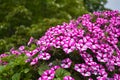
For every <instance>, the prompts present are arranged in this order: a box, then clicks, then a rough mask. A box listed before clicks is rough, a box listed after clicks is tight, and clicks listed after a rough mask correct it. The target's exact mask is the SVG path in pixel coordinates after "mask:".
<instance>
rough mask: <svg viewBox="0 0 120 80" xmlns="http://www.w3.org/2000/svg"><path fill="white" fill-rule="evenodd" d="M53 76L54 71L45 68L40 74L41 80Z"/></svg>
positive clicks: (51, 78) (49, 78)
mask: <svg viewBox="0 0 120 80" xmlns="http://www.w3.org/2000/svg"><path fill="white" fill-rule="evenodd" d="M54 77H55V71H54V70H46V71H44V72H43V74H42V75H41V79H42V80H53V79H54Z"/></svg>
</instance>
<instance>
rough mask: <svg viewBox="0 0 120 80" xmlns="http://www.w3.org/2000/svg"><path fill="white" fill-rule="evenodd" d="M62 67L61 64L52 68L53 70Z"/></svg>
mask: <svg viewBox="0 0 120 80" xmlns="http://www.w3.org/2000/svg"><path fill="white" fill-rule="evenodd" d="M59 68H60V66H53V67H52V68H51V70H54V71H55V70H57V69H59Z"/></svg>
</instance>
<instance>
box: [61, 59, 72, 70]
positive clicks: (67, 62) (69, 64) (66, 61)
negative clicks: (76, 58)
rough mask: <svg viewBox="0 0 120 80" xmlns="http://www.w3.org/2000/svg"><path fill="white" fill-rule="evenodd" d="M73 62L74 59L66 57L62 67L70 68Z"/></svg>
mask: <svg viewBox="0 0 120 80" xmlns="http://www.w3.org/2000/svg"><path fill="white" fill-rule="evenodd" d="M71 64H72V61H71V60H70V59H69V58H66V59H64V60H62V63H61V67H62V68H70V66H71Z"/></svg>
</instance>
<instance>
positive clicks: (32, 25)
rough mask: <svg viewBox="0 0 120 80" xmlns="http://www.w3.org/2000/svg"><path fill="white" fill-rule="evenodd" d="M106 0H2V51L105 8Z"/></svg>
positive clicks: (0, 7)
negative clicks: (53, 27) (57, 25)
mask: <svg viewBox="0 0 120 80" xmlns="http://www.w3.org/2000/svg"><path fill="white" fill-rule="evenodd" d="M105 3H106V0H97V1H96V0H29V1H28V0H0V52H4V51H8V50H9V49H10V48H12V47H14V46H20V45H25V44H26V42H27V41H28V39H29V37H30V36H33V37H35V38H39V37H40V36H42V35H43V34H44V32H45V31H46V29H48V28H49V27H51V26H55V25H56V24H61V23H62V22H64V21H65V22H67V21H68V20H70V19H73V18H76V17H78V16H80V15H82V14H85V13H89V11H91V12H92V11H94V10H103V9H104V4H105Z"/></svg>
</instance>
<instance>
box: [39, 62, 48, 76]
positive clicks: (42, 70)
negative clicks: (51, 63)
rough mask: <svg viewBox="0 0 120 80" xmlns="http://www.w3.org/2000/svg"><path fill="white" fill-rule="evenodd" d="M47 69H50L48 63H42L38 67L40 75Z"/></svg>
mask: <svg viewBox="0 0 120 80" xmlns="http://www.w3.org/2000/svg"><path fill="white" fill-rule="evenodd" d="M47 69H49V67H48V65H47V64H41V65H40V67H39V68H38V73H39V75H41V74H42V73H43V72H44V71H45V70H47Z"/></svg>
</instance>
